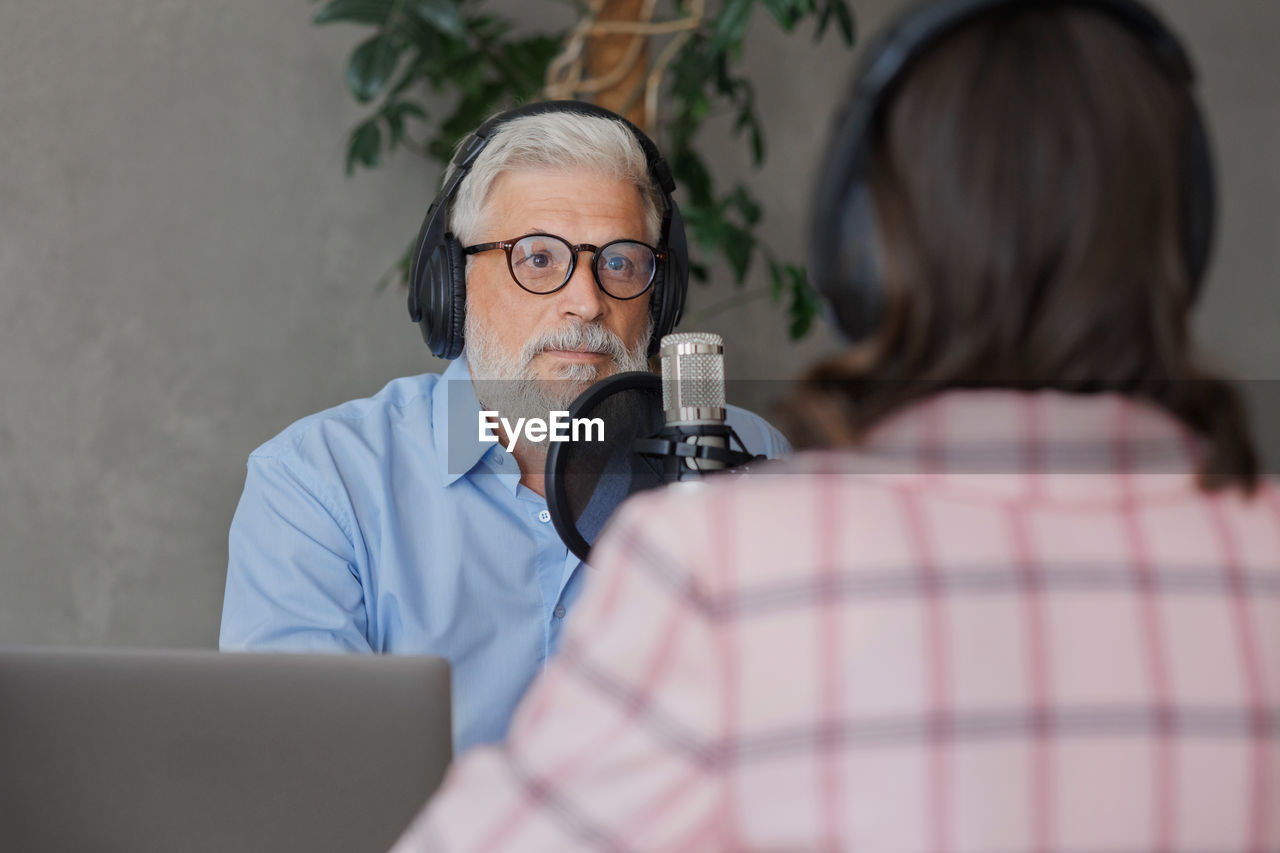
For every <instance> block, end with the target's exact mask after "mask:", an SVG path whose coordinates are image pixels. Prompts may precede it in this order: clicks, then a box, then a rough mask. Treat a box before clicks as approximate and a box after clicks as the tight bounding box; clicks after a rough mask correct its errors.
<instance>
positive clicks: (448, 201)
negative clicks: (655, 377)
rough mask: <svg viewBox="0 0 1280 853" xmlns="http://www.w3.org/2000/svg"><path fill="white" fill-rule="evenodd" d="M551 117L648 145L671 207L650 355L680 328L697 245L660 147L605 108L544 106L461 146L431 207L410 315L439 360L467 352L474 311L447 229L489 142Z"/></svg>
mask: <svg viewBox="0 0 1280 853" xmlns="http://www.w3.org/2000/svg"><path fill="white" fill-rule="evenodd" d="M544 113H574V114H577V115H584V116H591V117H595V118H603V119H609V120H612V121H616V122H621V123H622V124H623V125H625V126H626V127H627V129H628V130H630V131H631V133H632V135H633V136H635V138H636V142H638V143H640V148H641V150H643V151H644V158H645V161H646V162H647V163H648V167H649V177H650V178H651V179H652V180H653V182H654V183H655V184H656V185H657V186H658V188H659V189H661V191H662V196H663V199H664V201H665V209H664V210H663V213H662V230H661V233H660V236H659V238H658V249H659V251H663V252H665V253H666V254H665V258H664V259H663V260H662V261H660V262H659V263H658V269H657V270H656V271H655V273H654V279H653V285H652V288H653V289H652V292H651V294H650V296H649V310H650V314H651V316H652V317H653V336H652V337H651V338H650V339H649V355H653V354H654V353H656V352H657V351H658V342H659V341H660V340H661V339H662V336H663V335H666V334H668V333H669V332H670V331H671V330H672V329H674V328H675V325H676V323H678V322H680V315H681V313H683V311H684V298H685V293H686V292H687V291H688V289H689V246H688V243H687V241H686V238H685V233H684V220H682V219H681V218H680V208H679V207H678V206H677V205H676V202H675V199H673V198H672V197H671V194H672V193H673V192H674V191H675V188H676V183H675V180H674V179H673V178H672V177H671V169H670V167H668V166H667V161H666V160H664V159H662V154H661V153H660V152H659V151H658V146H656V145H654V144H653V140H651V139H650V138H649V137H648V136H646V135H645V134H644V131H642V130H640V128H638V127H636V126H635V125H634V124H632V123H631V122H629V121H627V120H626V119H625V118H623V117H622V116H620V115H617V114H616V113H613V112H610V111H609V110H606V109H604V108H603V107H598V106H596V105H595V104H588V103H584V102H582V101H543V102H541V103H536V104H527V105H525V106H523V107H517V108H516V109H513V110H509V111H507V112H504V113H500V114H498V115H496V116H494V117H493V118H491V119H489V120H488V121H486V122H485V123H484V124H482V125H481V126H480V128H479V129H478V130H476V132H475V133H473V134H472V135H471V136H470V137H468V138H467V139H466V141H465V142H463V143H462V145H460V146H459V148H458V152H457V153H456V154H455V155H454V157H453V163H452V166H453V170H454V171H453V174H452V176H450V178H449V182H448V183H447V184H445V186H444V187H443V188H442V189H441V190H440V194H439V195H438V196H436V200H435V201H433V202H432V203H431V207H430V208H428V209H427V216H426V219H424V220H423V222H422V228H421V229H420V230H419V231H418V241H417V244H416V245H415V248H414V251H413V263H412V265H411V266H410V268H409V316H410V317H411V318H412V319H413V321H414V322H415V323H417V324H418V325H419V326H420V327H421V329H422V339H423V340H424V341H426V342H427V346H428V347H430V348H431V352H432V354H433V355H435V356H437V357H439V358H448V359H453V358H457V357H458V356H459V355H461V354H462V346H463V343H464V340H463V339H464V334H463V329H464V327H465V323H466V313H467V277H466V267H467V265H466V257H465V255H464V254H463V251H462V248H463V247H462V244H461V243H459V242H458V240H457V239H456V238H455V237H454V236H453V234H452V233H450V232H449V231H448V230H447V228H448V222H449V210H450V207H451V205H452V203H453V197H454V195H455V194H456V193H457V191H458V186H459V184H461V183H462V181H463V179H464V178H466V176H467V174H468V173H469V172H470V171H471V167H472V165H473V164H474V163H475V161H476V158H477V157H478V156H479V155H480V152H481V151H483V150H484V148H485V146H486V145H488V144H489V140H490V138H491V137H492V136H493V133H494V131H496V130H497V129H498V128H499V127H501V126H502V125H504V124H506V123H507V122H509V121H513V120H515V119H518V118H524V117H525V116H532V115H542V114H544ZM512 286H513V287H514V286H515V285H514V284H513V285H512Z"/></svg>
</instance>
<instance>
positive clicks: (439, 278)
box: [411, 234, 467, 359]
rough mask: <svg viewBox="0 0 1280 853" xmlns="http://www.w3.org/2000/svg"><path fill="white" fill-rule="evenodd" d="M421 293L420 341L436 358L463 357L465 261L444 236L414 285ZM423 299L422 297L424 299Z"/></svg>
mask: <svg viewBox="0 0 1280 853" xmlns="http://www.w3.org/2000/svg"><path fill="white" fill-rule="evenodd" d="M415 284H416V285H417V288H415V289H418V290H419V291H420V293H419V298H418V304H419V306H420V307H421V311H422V313H421V319H420V321H419V326H420V327H421V329H422V339H423V340H424V341H426V343H427V347H428V348H429V349H430V350H431V354H432V355H434V356H436V357H437V358H444V359H455V358H457V357H458V356H460V355H462V347H463V345H464V343H465V340H464V338H465V335H464V333H463V330H464V329H465V328H466V314H467V259H466V255H465V254H464V253H463V251H462V245H461V244H460V243H459V242H458V241H457V239H456V238H455V237H454V236H453V235H452V234H445V235H444V237H443V238H442V239H441V240H440V242H439V243H438V244H437V245H436V247H435V249H434V251H432V253H431V255H430V256H429V257H428V258H427V260H426V263H425V265H424V266H423V269H422V274H421V275H420V276H419V278H418V279H417V281H416V282H415ZM424 297H425V298H424ZM411 305H412V303H411Z"/></svg>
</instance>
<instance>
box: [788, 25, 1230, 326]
mask: <svg viewBox="0 0 1280 853" xmlns="http://www.w3.org/2000/svg"><path fill="white" fill-rule="evenodd" d="M1049 6H1071V7H1076V8H1081V9H1088V10H1093V11H1096V12H1098V13H1100V14H1102V15H1105V16H1107V17H1109V18H1110V19H1111V20H1113V21H1115V22H1116V23H1117V24H1119V25H1120V26H1121V27H1123V28H1124V29H1125V30H1126V31H1127V32H1129V33H1131V34H1132V35H1133V36H1135V37H1136V38H1137V39H1138V40H1139V41H1140V42H1142V43H1143V44H1144V45H1146V46H1147V48H1148V49H1149V50H1150V51H1151V53H1152V54H1153V55H1154V56H1155V58H1156V60H1157V62H1158V64H1159V65H1160V67H1161V68H1164V69H1165V70H1166V71H1167V73H1168V74H1169V76H1170V78H1171V79H1173V80H1174V81H1175V82H1176V83H1178V84H1179V85H1182V86H1185V87H1187V89H1188V90H1190V89H1191V88H1192V86H1193V84H1194V81H1195V71H1194V69H1193V67H1192V64H1191V60H1190V58H1189V57H1188V55H1187V52H1186V51H1185V50H1184V49H1183V47H1182V45H1181V43H1180V42H1179V41H1178V39H1177V37H1175V36H1174V34H1173V33H1172V31H1170V30H1169V28H1168V27H1166V26H1165V25H1164V24H1163V23H1162V22H1161V21H1160V19H1159V18H1158V17H1156V15H1155V14H1154V13H1153V12H1152V11H1151V10H1150V9H1148V8H1146V7H1145V6H1143V5H1142V4H1140V3H1138V2H1136V0H927V2H923V3H916V4H914V5H913V6H911V7H909V8H908V9H907V11H906V12H905V13H904V14H903V15H902V16H901V17H899V18H897V19H896V20H895V22H894V23H892V24H890V25H889V26H888V27H887V28H886V29H885V30H883V31H882V33H881V35H880V36H879V37H878V38H877V39H876V40H875V41H874V42H872V43H871V44H870V45H869V46H868V48H867V51H866V53H865V54H864V56H863V58H862V60H861V62H860V63H859V65H858V70H857V72H856V73H855V74H854V80H853V88H852V90H851V94H850V96H849V98H848V99H847V100H846V102H845V107H844V111H843V113H842V114H841V115H840V116H839V117H838V118H837V120H836V122H835V123H834V124H833V127H834V133H833V134H832V136H831V141H830V143H829V145H828V149H827V155H826V158H825V165H824V168H823V169H822V170H821V171H820V172H819V173H818V174H819V176H820V177H819V181H820V184H819V186H818V188H817V192H816V195H815V203H814V211H813V222H812V232H811V233H812V240H813V242H812V246H813V250H812V252H811V255H812V259H813V265H814V282H815V285H816V287H817V289H818V290H819V292H820V293H821V294H822V295H823V296H824V297H825V298H826V300H827V307H828V310H829V312H830V313H831V314H833V315H834V316H833V318H832V319H833V320H834V321H835V323H836V325H837V326H838V327H839V328H840V330H841V331H842V332H844V334H846V335H847V336H848V337H849V338H850V340H851V341H852V342H857V341H860V340H863V339H865V338H867V337H868V336H869V335H870V334H871V333H872V332H874V331H875V329H876V327H877V324H878V323H879V321H880V316H881V313H882V311H883V305H884V293H883V288H882V284H881V281H880V276H879V270H878V262H877V257H876V255H877V249H876V234H877V224H876V212H875V204H874V202H873V200H872V198H871V190H870V187H869V186H868V183H867V169H868V166H869V161H870V147H871V140H872V138H873V135H874V132H875V129H876V127H877V124H878V120H879V119H880V117H881V114H882V113H883V110H884V107H885V104H886V103H887V102H888V101H889V100H890V99H891V98H892V96H893V94H894V92H895V91H896V89H897V85H898V84H899V83H900V82H901V81H902V79H903V78H904V77H905V76H906V75H907V73H908V72H909V70H910V68H911V66H912V64H913V63H914V61H915V60H916V59H918V58H919V57H920V56H921V54H923V53H925V52H927V51H928V50H929V48H930V47H932V46H933V45H934V44H936V43H937V42H938V41H939V39H941V38H942V37H943V36H944V35H946V34H947V33H949V32H951V31H953V30H955V29H956V28H958V27H960V26H961V25H963V24H965V23H968V22H969V21H971V20H974V19H975V18H978V17H980V16H982V15H985V14H988V13H992V12H999V11H1005V10H1011V9H1043V8H1046V7H1049ZM1192 103H1193V104H1194V97H1193V98H1192ZM1185 162H1186V178H1185V181H1184V206H1185V209H1184V214H1183V222H1184V223H1185V235H1184V238H1183V244H1184V245H1183V251H1184V256H1185V258H1186V265H1187V270H1188V271H1189V272H1190V275H1191V282H1192V298H1193V299H1194V298H1195V296H1196V295H1197V294H1198V293H1199V290H1200V285H1201V282H1202V280H1203V277H1204V273H1205V268H1206V267H1207V266H1208V262H1209V253H1210V248H1211V245H1212V242H1213V230H1214V209H1215V190H1214V178H1213V162H1212V158H1211V155H1210V151H1209V142H1208V134H1207V132H1206V129H1205V124H1204V120H1203V118H1202V117H1201V115H1200V112H1199V110H1198V109H1194V108H1193V111H1192V117H1191V122H1190V127H1189V128H1188V134H1187V153H1186V159H1185Z"/></svg>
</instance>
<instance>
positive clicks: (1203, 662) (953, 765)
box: [394, 392, 1280, 853]
mask: <svg viewBox="0 0 1280 853" xmlns="http://www.w3.org/2000/svg"><path fill="white" fill-rule="evenodd" d="M1195 456H1196V449H1195V446H1194V442H1193V441H1192V440H1191V439H1190V438H1189V436H1188V435H1187V434H1186V432H1185V431H1184V430H1183V429H1182V427H1181V426H1180V425H1179V424H1178V423H1176V422H1175V421H1174V420H1173V419H1171V418H1170V417H1168V416H1166V415H1165V414H1163V413H1162V412H1159V411H1156V410H1154V409H1152V408H1148V407H1145V406H1142V405H1138V404H1135V403H1132V402H1128V401H1126V400H1124V399H1122V398H1117V397H1069V396H1067V395H1062V394H1054V393H1040V394H1026V395H1024V394H1018V393H1013V392H1005V393H1001V392H995V393H991V392H952V393H949V394H944V395H941V396H939V397H936V398H934V399H933V400H931V401H930V402H927V403H924V404H921V405H917V406H915V407H912V408H911V409H909V410H907V411H906V412H904V413H902V414H899V415H897V416H895V417H894V418H892V419H890V421H889V422H888V423H887V424H885V425H884V426H883V427H881V428H879V429H877V430H876V431H875V432H874V434H873V435H872V436H871V438H870V440H869V441H868V442H867V443H866V446H865V449H864V450H862V451H860V452H858V453H816V454H802V455H800V456H797V457H795V458H793V460H791V461H789V462H787V463H782V464H781V465H779V466H778V467H777V469H776V470H775V471H774V472H773V474H772V475H765V476H758V477H753V478H752V479H751V480H749V481H745V480H744V481H733V482H731V483H721V484H714V485H711V484H708V485H707V486H706V487H705V489H704V490H702V491H701V492H688V491H685V492H673V491H668V492H666V493H664V494H654V495H644V496H640V497H637V498H635V499H633V500H632V501H630V502H628V504H626V505H624V507H623V509H622V511H621V512H620V513H619V514H618V516H617V517H615V520H614V522H613V524H612V525H611V527H610V529H609V530H608V531H606V534H605V536H604V537H603V538H602V540H601V541H600V543H599V544H598V546H597V553H596V555H593V560H592V565H593V566H594V570H593V578H592V580H591V582H590V584H589V586H588V587H587V590H586V593H585V594H584V596H583V600H582V601H581V603H580V605H579V608H578V610H577V611H576V612H575V614H574V617H573V619H572V620H571V622H570V623H569V625H568V626H567V636H566V639H565V643H564V649H563V652H562V654H561V655H560V656H559V657H558V658H557V659H556V661H554V662H553V663H552V665H551V666H550V667H548V668H547V670H546V672H545V673H544V675H543V676H542V677H541V678H540V679H539V680H538V681H537V682H535V684H534V686H533V688H532V689H531V690H530V691H529V693H528V694H527V696H526V697H525V699H524V700H523V702H522V704H521V705H520V707H519V709H518V710H517V713H516V717H515V719H514V720H513V723H512V729H511V734H510V740H509V742H508V743H507V744H505V745H503V746H501V747H486V748H483V749H478V750H475V751H473V752H472V753H471V754H469V755H468V756H466V757H465V758H464V759H462V760H461V761H460V762H459V763H458V764H457V765H455V767H454V768H452V770H451V771H450V775H449V776H448V778H447V780H446V784H445V786H444V787H443V789H442V791H441V793H440V794H439V795H438V796H437V797H436V798H435V799H434V800H433V801H432V802H431V803H430V804H429V806H428V808H427V809H425V810H424V812H423V813H422V814H421V815H420V816H419V817H418V819H417V820H416V821H415V822H414V823H413V825H412V826H411V827H410V828H409V830H408V831H407V832H406V833H405V835H404V836H403V837H402V839H401V841H400V843H399V844H398V845H397V846H396V848H395V851H394V853H409V852H410V851H421V850H468V851H489V850H519V851H537V850H556V851H563V850H574V849H584V850H585V849H591V850H596V849H616V850H628V849H646V850H653V849H664V850H697V851H703V850H811V849H813V850H816V849H845V848H848V849H868V850H894V851H912V850H952V851H992V850H1031V849H1050V848H1053V849H1069V850H1073V851H1122V850H1139V849H1147V850H1156V849H1197V850H1274V849H1280V825H1278V824H1280V767H1278V763H1280V751H1278V749H1277V735H1278V732H1280V724H1278V720H1277V691H1278V689H1280V492H1278V491H1277V488H1276V486H1275V485H1274V484H1273V483H1270V482H1268V483H1265V484H1264V485H1263V486H1262V487H1261V488H1260V489H1259V491H1258V492H1257V493H1256V494H1255V496H1254V497H1253V498H1251V499H1247V498H1246V497H1245V496H1244V495H1243V494H1242V493H1240V492H1239V491H1227V492H1220V493H1215V494H1206V493H1204V492H1202V491H1200V490H1199V489H1198V488H1197V486H1196V484H1195V480H1194V476H1193V473H1192V472H1193V468H1194V457H1195ZM1072 471H1074V473H1072Z"/></svg>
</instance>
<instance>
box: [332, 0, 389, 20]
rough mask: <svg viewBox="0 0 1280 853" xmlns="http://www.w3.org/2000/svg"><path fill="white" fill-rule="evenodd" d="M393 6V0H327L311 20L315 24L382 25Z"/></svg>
mask: <svg viewBox="0 0 1280 853" xmlns="http://www.w3.org/2000/svg"><path fill="white" fill-rule="evenodd" d="M394 6H395V0H329V2H328V3H326V4H324V8H323V9H321V10H320V11H319V12H317V13H316V16H315V17H314V18H312V20H313V21H314V22H315V23H317V24H331V23H333V22H335V21H346V22H348V23H352V24H374V25H375V26H382V25H383V24H384V23H385V22H386V20H387V18H388V17H390V15H391V10H392V8H393V7H394Z"/></svg>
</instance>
